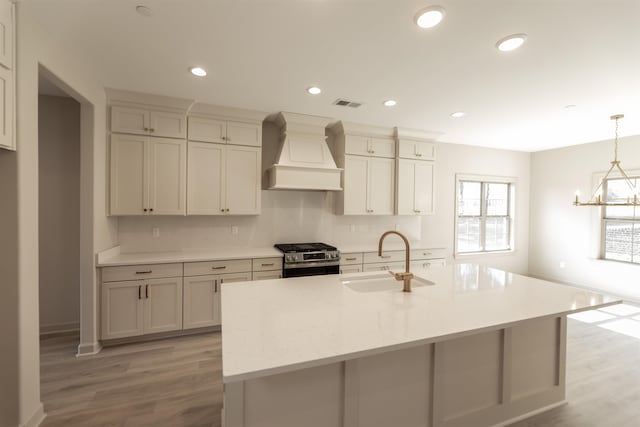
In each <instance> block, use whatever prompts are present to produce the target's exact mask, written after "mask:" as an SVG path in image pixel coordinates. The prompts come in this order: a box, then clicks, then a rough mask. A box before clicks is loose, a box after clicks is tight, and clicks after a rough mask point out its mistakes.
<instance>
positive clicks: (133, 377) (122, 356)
mask: <svg viewBox="0 0 640 427" xmlns="http://www.w3.org/2000/svg"><path fill="white" fill-rule="evenodd" d="M568 325H569V328H568V345H567V351H568V355H567V357H568V367H567V399H568V401H569V404H568V405H564V406H562V407H559V408H557V409H554V410H552V411H548V412H546V413H543V414H540V415H537V416H535V417H532V418H529V419H527V420H524V421H521V422H519V423H516V424H513V426H514V427H516V426H517V427H541V426H545V427H546V426H554V427H638V426H640V340H638V339H635V338H631V337H627V336H625V335H621V334H618V333H615V332H611V331H607V330H605V329H602V328H599V327H597V326H594V325H590V324H585V323H581V322H578V321H576V320H572V319H569V323H568ZM77 341H78V338H77V336H61V337H53V338H47V339H43V340H42V341H41V365H42V367H41V380H42V400H43V402H44V405H45V410H46V412H47V418H46V420H45V422H44V423H43V424H42V425H43V427H57V426H65V427H75V426H83V427H85V426H91V427H94V426H171V427H179V426H220V425H221V423H220V411H221V408H222V374H221V370H222V359H221V342H220V333H209V334H203V335H196V336H188V337H180V338H172V339H166V340H161V341H155V342H148V343H140V344H129V345H125V346H119V347H112V348H106V349H104V350H103V351H102V352H101V353H100V354H98V355H96V356H90V357H86V358H80V359H77V358H76V357H75V350H76V345H77ZM300 427H303V426H300ZM389 427H395V426H389ZM470 427H473V426H470Z"/></svg>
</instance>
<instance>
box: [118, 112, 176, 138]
mask: <svg viewBox="0 0 640 427" xmlns="http://www.w3.org/2000/svg"><path fill="white" fill-rule="evenodd" d="M186 124H187V118H186V116H185V115H184V114H181V113H173V112H166V111H151V110H145V109H141V108H132V107H121V106H113V107H111V132H117V133H130V134H137V135H153V136H162V137H166V138H180V139H184V138H186V137H187V126H186Z"/></svg>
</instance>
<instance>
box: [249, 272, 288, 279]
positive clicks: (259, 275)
mask: <svg viewBox="0 0 640 427" xmlns="http://www.w3.org/2000/svg"><path fill="white" fill-rule="evenodd" d="M269 279H282V270H273V271H254V272H253V280H269Z"/></svg>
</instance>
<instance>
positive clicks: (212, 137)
mask: <svg viewBox="0 0 640 427" xmlns="http://www.w3.org/2000/svg"><path fill="white" fill-rule="evenodd" d="M226 126H227V124H226V122H225V121H224V120H216V119H206V118H204V117H189V141H200V142H214V143H218V144H224V143H225V142H226V141H225V139H226V135H227V131H226Z"/></svg>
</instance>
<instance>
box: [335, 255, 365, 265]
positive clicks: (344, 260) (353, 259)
mask: <svg viewBox="0 0 640 427" xmlns="http://www.w3.org/2000/svg"><path fill="white" fill-rule="evenodd" d="M351 264H362V252H356V253H351V254H340V265H351Z"/></svg>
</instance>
